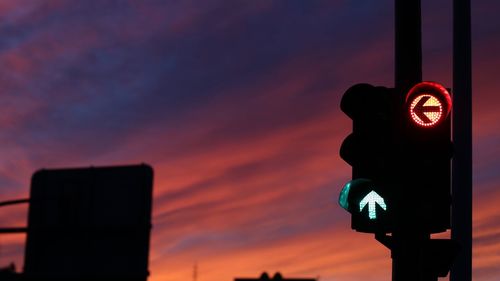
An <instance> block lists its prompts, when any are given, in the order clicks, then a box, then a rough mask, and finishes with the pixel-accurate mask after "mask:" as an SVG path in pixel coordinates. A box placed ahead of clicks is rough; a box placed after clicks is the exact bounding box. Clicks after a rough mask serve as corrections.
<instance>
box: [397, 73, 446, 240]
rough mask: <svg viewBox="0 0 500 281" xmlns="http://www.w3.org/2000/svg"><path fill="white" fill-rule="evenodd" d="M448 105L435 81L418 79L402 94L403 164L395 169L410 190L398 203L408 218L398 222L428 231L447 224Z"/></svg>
mask: <svg viewBox="0 0 500 281" xmlns="http://www.w3.org/2000/svg"><path fill="white" fill-rule="evenodd" d="M451 106H452V102H451V97H450V94H449V91H448V90H447V89H446V88H445V87H444V86H442V85H441V84H439V83H436V82H421V83H418V84H416V85H415V86H413V87H412V88H411V89H410V90H409V91H408V92H407V93H406V94H405V102H404V114H403V116H404V118H403V122H404V123H403V125H404V128H403V130H402V132H401V133H402V134H403V140H404V142H403V145H404V146H403V150H402V155H401V156H402V158H404V160H405V161H404V163H405V165H404V166H405V167H404V168H400V169H399V171H398V172H399V174H400V176H401V181H405V186H406V187H405V188H404V189H405V190H408V191H410V192H407V193H406V194H407V197H408V199H407V201H406V202H405V201H404V200H400V202H399V204H400V205H401V206H400V208H401V209H402V210H403V214H406V217H407V218H409V219H410V220H406V219H405V218H402V219H401V223H405V224H411V225H414V224H416V225H417V226H418V227H420V228H422V229H425V230H426V231H427V232H429V233H438V232H443V231H446V230H447V229H449V228H450V208H451V158H452V155H453V147H452V142H451V115H450V111H451ZM400 193H402V192H400ZM400 196H403V195H402V194H400ZM407 203H409V204H407ZM410 204H411V205H410ZM412 206H413V207H412Z"/></svg>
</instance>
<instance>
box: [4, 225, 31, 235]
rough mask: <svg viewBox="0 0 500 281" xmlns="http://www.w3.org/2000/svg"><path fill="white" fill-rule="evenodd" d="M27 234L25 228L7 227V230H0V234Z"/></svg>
mask: <svg viewBox="0 0 500 281" xmlns="http://www.w3.org/2000/svg"><path fill="white" fill-rule="evenodd" d="M26 232H28V228H27V227H7V228H0V234H1V233H26Z"/></svg>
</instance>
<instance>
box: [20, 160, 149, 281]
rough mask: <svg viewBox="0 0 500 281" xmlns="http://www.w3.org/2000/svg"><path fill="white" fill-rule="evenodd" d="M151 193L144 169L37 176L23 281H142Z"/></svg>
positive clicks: (99, 169) (98, 169) (84, 170)
mask: <svg viewBox="0 0 500 281" xmlns="http://www.w3.org/2000/svg"><path fill="white" fill-rule="evenodd" d="M152 186H153V170H152V168H151V167H149V166H147V165H135V166H117V167H91V168H77V169H57V170H40V171H38V172H36V173H35V174H34V175H33V177H32V182H31V196H30V207H29V213H28V234H27V238H26V239H27V241H26V250H25V251H26V253H25V263H24V275H25V277H26V278H28V279H29V280H30V279H32V280H38V279H40V280H50V279H55V280H131V281H132V280H134V281H135V280H137V281H140V280H142V281H144V280H146V279H147V276H148V254H149V240H150V230H151V208H152V206H151V204H152Z"/></svg>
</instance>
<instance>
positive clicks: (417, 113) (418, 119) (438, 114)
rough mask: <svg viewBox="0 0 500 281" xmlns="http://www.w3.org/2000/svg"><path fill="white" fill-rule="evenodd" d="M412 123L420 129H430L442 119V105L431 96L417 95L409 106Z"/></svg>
mask: <svg viewBox="0 0 500 281" xmlns="http://www.w3.org/2000/svg"><path fill="white" fill-rule="evenodd" d="M410 114H411V118H412V119H413V121H414V122H415V123H416V124H418V125H420V126H422V127H432V126H434V125H436V124H437V123H438V122H439V121H440V120H441V118H442V117H443V104H442V103H441V101H440V100H439V99H438V98H436V97H435V96H433V95H429V94H421V95H417V96H416V97H415V98H414V99H413V101H412V102H411V104H410Z"/></svg>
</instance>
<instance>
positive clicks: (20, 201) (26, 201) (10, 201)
mask: <svg viewBox="0 0 500 281" xmlns="http://www.w3.org/2000/svg"><path fill="white" fill-rule="evenodd" d="M29 202H30V199H29V198H25V199H16V200H9V201H3V202H0V207H3V206H8V205H16V204H25V203H29Z"/></svg>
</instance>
